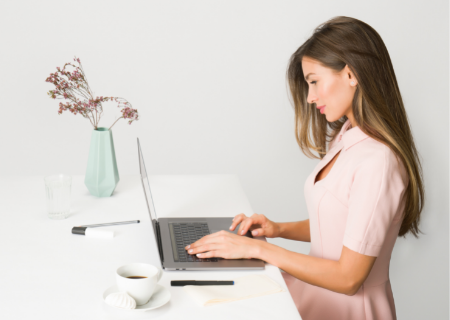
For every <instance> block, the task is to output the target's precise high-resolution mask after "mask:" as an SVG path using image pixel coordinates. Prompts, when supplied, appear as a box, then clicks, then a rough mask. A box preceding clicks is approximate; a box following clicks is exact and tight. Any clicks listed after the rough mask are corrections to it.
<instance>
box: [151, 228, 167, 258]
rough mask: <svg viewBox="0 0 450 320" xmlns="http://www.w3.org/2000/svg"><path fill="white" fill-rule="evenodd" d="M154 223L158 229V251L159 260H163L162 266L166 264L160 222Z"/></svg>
mask: <svg viewBox="0 0 450 320" xmlns="http://www.w3.org/2000/svg"><path fill="white" fill-rule="evenodd" d="M153 223H154V224H155V227H156V228H155V229H156V233H157V234H156V239H157V240H158V241H157V242H158V251H159V259H160V260H161V265H162V264H163V262H164V254H163V249H162V240H161V232H160V230H159V222H158V220H153Z"/></svg>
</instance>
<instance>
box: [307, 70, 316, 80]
mask: <svg viewBox="0 0 450 320" xmlns="http://www.w3.org/2000/svg"><path fill="white" fill-rule="evenodd" d="M312 74H315V73H312V72H310V73H308V74H307V76H306V77H305V80H306V81H308V78H309V76H310V75H312Z"/></svg>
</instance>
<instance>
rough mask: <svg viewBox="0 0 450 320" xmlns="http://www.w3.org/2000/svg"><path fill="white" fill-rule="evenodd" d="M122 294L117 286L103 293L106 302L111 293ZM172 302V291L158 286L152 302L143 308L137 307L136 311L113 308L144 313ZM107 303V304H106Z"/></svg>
mask: <svg viewBox="0 0 450 320" xmlns="http://www.w3.org/2000/svg"><path fill="white" fill-rule="evenodd" d="M115 292H120V290H119V288H118V287H117V285H113V286H112V287H110V288H108V289H107V290H106V291H105V292H103V301H105V299H106V297H107V296H108V295H110V294H111V293H115ZM169 300H170V291H169V289H167V288H164V287H163V286H161V285H159V284H158V285H157V286H156V290H155V292H154V293H153V295H152V297H151V298H150V300H149V301H148V302H147V303H146V304H144V305H142V306H136V309H121V308H117V307H112V306H110V307H112V308H114V309H119V310H124V311H129V312H142V311H148V310H152V309H156V308H159V307H161V306H163V305H165V304H166V303H167V302H169ZM105 303H106V302H105Z"/></svg>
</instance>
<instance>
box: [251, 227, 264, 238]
mask: <svg viewBox="0 0 450 320" xmlns="http://www.w3.org/2000/svg"><path fill="white" fill-rule="evenodd" d="M264 235H265V234H264V229H263V228H259V229H255V230H252V236H254V237H260V236H264Z"/></svg>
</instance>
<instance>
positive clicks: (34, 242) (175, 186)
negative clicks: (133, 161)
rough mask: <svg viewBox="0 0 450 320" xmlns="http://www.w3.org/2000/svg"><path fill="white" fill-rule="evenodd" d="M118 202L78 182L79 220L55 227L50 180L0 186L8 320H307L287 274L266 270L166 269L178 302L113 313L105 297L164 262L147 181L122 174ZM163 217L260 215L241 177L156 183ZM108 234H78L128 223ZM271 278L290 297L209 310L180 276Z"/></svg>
mask: <svg viewBox="0 0 450 320" xmlns="http://www.w3.org/2000/svg"><path fill="white" fill-rule="evenodd" d="M120 179H121V180H120V182H119V184H118V186H117V188H116V190H115V191H114V193H113V196H111V197H108V198H97V197H94V196H91V195H90V194H89V192H88V190H87V188H86V187H85V185H84V176H74V177H73V182H72V205H71V211H72V214H71V216H70V217H69V218H67V219H65V220H56V221H55V220H50V219H49V218H47V213H46V200H45V199H46V198H45V188H44V180H43V176H35V177H3V178H1V179H0V219H1V222H0V252H1V261H0V318H2V319H8V320H12V319H20V320H25V319H45V320H50V319H58V320H59V319H64V320H69V319H77V320H78V319H83V320H87V319H97V320H98V319H127V318H130V319H134V318H139V319H210V318H214V319H215V320H219V319H246V320H247V319H249V318H252V319H277V318H280V317H281V318H282V319H300V316H299V314H298V312H297V309H296V308H295V305H294V303H293V301H292V298H291V296H290V295H289V292H288V291H287V288H286V285H285V283H284V281H283V278H282V277H281V274H280V271H279V269H278V268H276V267H274V266H272V265H269V264H266V269H265V270H264V271H202V272H199V271H172V272H170V271H165V272H164V275H163V277H162V279H161V281H160V284H161V285H163V286H165V287H166V288H169V290H170V292H171V295H172V298H171V301H170V302H169V303H167V304H166V305H165V306H163V307H161V308H158V309H155V310H151V311H147V312H144V313H142V314H140V315H139V316H124V315H123V312H122V313H120V314H119V313H117V314H115V313H111V312H110V309H108V308H109V307H108V306H105V304H104V303H103V300H102V294H103V292H104V290H106V289H107V288H108V287H110V286H111V285H113V284H114V281H115V278H114V272H115V270H116V269H117V268H118V267H119V266H120V265H123V264H126V263H131V262H144V263H151V264H159V258H158V255H157V251H156V250H157V249H156V244H155V240H154V238H153V233H152V232H153V231H152V228H151V224H150V218H149V215H148V210H147V207H146V203H145V198H144V194H143V191H142V186H141V182H140V177H139V176H138V175H135V176H125V177H124V176H121V177H120ZM150 182H151V188H152V191H153V198H154V201H155V207H156V212H157V214H158V215H159V216H161V217H182V216H197V217H206V216H230V217H232V216H234V215H236V214H238V213H241V212H243V213H245V214H247V215H250V214H253V210H252V209H251V207H250V204H249V203H248V201H247V198H246V196H245V194H244V192H243V190H242V187H241V186H240V183H239V180H238V178H237V176H236V175H202V176H192V175H185V176H151V177H150ZM134 219H139V220H141V223H140V224H132V225H122V226H115V227H105V229H110V230H115V232H116V235H115V237H114V238H113V239H95V238H87V237H84V236H79V235H73V234H71V229H72V227H73V226H76V225H83V224H93V223H102V222H116V221H126V220H134ZM250 273H263V274H266V275H268V276H270V277H271V278H272V279H274V280H275V281H276V282H278V283H279V284H280V285H281V286H282V287H283V288H284V289H285V290H286V291H285V292H282V293H277V294H272V295H268V296H263V297H258V298H253V299H248V300H243V301H236V302H231V303H226V304H222V305H217V306H212V307H200V306H199V305H197V304H196V303H195V302H194V301H193V300H191V298H190V297H189V296H188V295H187V294H186V292H184V290H183V289H182V288H177V287H170V280H172V279H193V278H195V279H232V278H236V277H240V276H243V275H247V274H250Z"/></svg>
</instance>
